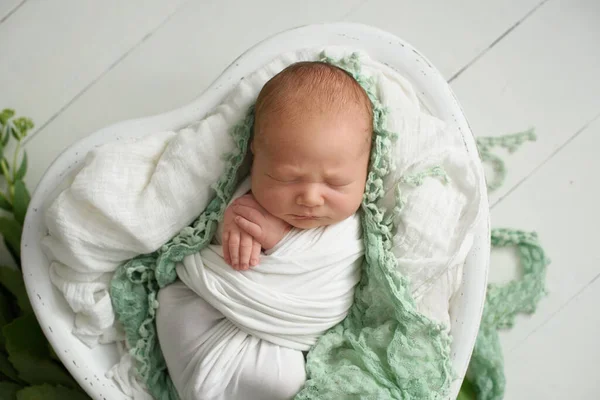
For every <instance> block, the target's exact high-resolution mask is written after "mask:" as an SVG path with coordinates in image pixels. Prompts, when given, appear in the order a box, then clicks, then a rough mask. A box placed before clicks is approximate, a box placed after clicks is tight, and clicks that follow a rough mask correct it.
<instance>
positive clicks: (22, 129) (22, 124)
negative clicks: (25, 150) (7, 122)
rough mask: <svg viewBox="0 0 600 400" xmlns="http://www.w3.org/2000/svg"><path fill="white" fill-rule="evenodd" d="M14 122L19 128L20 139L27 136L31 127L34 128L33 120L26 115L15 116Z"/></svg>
mask: <svg viewBox="0 0 600 400" xmlns="http://www.w3.org/2000/svg"><path fill="white" fill-rule="evenodd" d="M13 124H14V125H15V128H17V131H18V134H17V136H18V137H19V139H22V138H24V137H25V136H27V132H28V131H29V130H30V129H31V128H33V121H32V120H31V119H29V118H26V117H19V118H15V119H14V120H13Z"/></svg>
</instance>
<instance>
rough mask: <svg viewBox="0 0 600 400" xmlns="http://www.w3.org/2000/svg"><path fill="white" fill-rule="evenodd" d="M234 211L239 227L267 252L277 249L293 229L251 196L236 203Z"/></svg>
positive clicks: (244, 197)
mask: <svg viewBox="0 0 600 400" xmlns="http://www.w3.org/2000/svg"><path fill="white" fill-rule="evenodd" d="M233 211H234V213H235V214H236V217H235V223H236V224H237V226H238V227H240V228H241V229H242V230H243V231H244V232H245V233H247V234H249V235H251V236H252V238H254V240H256V241H258V243H260V245H261V246H262V248H263V249H265V250H269V249H271V248H273V247H275V245H276V244H277V243H279V241H280V240H281V239H283V237H284V236H285V235H286V234H287V233H288V232H289V231H290V229H292V226H291V225H290V224H288V223H287V222H285V221H283V220H281V219H279V218H277V217H275V216H273V215H271V214H270V213H269V212H268V211H267V210H265V209H264V208H263V207H262V206H261V205H260V204H258V202H257V201H256V200H255V199H254V196H252V195H251V194H247V195H245V196H242V197H240V198H238V199H237V200H236V201H234V202H233Z"/></svg>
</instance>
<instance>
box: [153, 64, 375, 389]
mask: <svg viewBox="0 0 600 400" xmlns="http://www.w3.org/2000/svg"><path fill="white" fill-rule="evenodd" d="M372 125H373V116H372V108H371V103H370V101H369V99H368V97H367V94H366V93H365V92H364V90H363V89H362V88H361V86H360V85H359V84H358V83H357V82H356V81H355V80H354V79H353V78H352V77H351V76H350V75H349V74H347V73H346V72H344V71H343V70H341V69H339V68H337V67H334V66H331V65H329V64H325V63H320V62H302V63H297V64H294V65H291V66H289V67H288V68H286V69H284V70H283V71H282V72H281V73H279V74H278V75H276V76H275V77H274V78H272V79H271V80H270V81H269V82H267V84H266V85H265V86H264V87H263V89H262V91H261V92H260V94H259V96H258V99H257V102H256V107H255V122H254V135H253V140H252V143H251V151H252V153H253V155H254V159H253V163H252V170H251V176H250V178H249V179H247V180H246V181H245V182H243V183H242V184H241V185H240V188H238V190H237V192H236V194H235V195H234V199H235V200H234V201H233V202H232V203H231V205H230V206H229V207H228V208H227V210H226V212H225V215H224V220H223V222H222V224H220V226H219V233H218V234H217V236H216V238H215V240H216V242H217V245H214V244H213V245H211V246H209V247H207V248H206V249H204V250H202V251H201V252H200V253H199V254H195V255H192V256H188V257H186V258H185V259H184V261H183V262H182V263H181V265H179V266H178V267H177V274H178V276H179V278H180V279H181V282H177V283H174V284H172V285H170V286H167V287H166V288H164V289H162V290H161V291H160V293H159V298H158V300H159V304H160V307H159V309H158V312H157V330H158V336H159V340H160V344H161V348H162V351H163V354H164V356H165V361H166V364H167V366H168V369H169V373H170V375H171V377H172V380H173V383H174V384H175V387H176V389H177V391H178V393H179V395H180V397H181V398H182V399H183V400H195V399H223V400H225V399H244V400H253V399H255V400H267V399H273V400H276V399H287V398H291V397H293V396H294V395H295V394H296V393H297V392H298V390H300V389H301V388H302V386H303V385H304V382H305V379H306V375H305V361H304V356H303V352H305V351H307V350H309V349H310V348H311V346H312V345H314V343H315V342H316V340H317V339H318V337H320V335H322V334H323V333H324V332H325V331H326V330H328V329H329V328H331V327H333V326H335V325H336V324H337V323H339V322H340V321H342V320H343V319H344V318H345V316H346V315H347V312H348V310H349V308H350V307H351V305H352V302H353V292H354V286H355V285H356V284H357V283H358V281H359V279H360V265H361V258H362V254H363V252H364V247H363V244H362V238H361V236H362V234H361V230H360V221H359V218H358V216H357V215H356V212H357V210H358V208H359V207H360V204H361V201H362V198H363V193H364V188H365V182H366V178H367V172H368V163H369V155H370V149H371V137H372ZM236 197H237V198H236ZM219 242H222V243H219ZM219 244H222V246H219ZM261 251H262V252H264V254H265V256H263V258H262V260H260V263H259V257H260V255H261ZM223 260H225V262H226V263H227V264H229V265H231V266H233V268H234V269H235V270H234V269H232V268H231V267H229V266H227V265H226V264H225V263H224V262H223ZM250 267H255V268H250ZM236 270H237V271H236ZM239 271H242V272H239Z"/></svg>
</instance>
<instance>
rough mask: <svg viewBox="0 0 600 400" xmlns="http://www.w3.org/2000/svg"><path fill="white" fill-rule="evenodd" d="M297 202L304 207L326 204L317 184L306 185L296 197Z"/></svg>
mask: <svg viewBox="0 0 600 400" xmlns="http://www.w3.org/2000/svg"><path fill="white" fill-rule="evenodd" d="M296 204H298V205H300V206H303V207H311V208H312V207H319V206H322V205H323V204H324V200H323V196H321V193H320V191H319V188H318V187H317V185H309V186H308V187H306V188H305V189H304V190H303V191H302V192H301V193H300V195H298V197H297V199H296Z"/></svg>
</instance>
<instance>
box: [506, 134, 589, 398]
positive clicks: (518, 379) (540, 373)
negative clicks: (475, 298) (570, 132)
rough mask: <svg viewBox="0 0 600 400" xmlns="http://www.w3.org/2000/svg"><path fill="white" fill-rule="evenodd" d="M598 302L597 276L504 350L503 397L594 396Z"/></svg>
mask: <svg viewBox="0 0 600 400" xmlns="http://www.w3.org/2000/svg"><path fill="white" fill-rule="evenodd" d="M596 133H598V132H596ZM598 261H599V260H598V259H596V262H597V263H598ZM598 304H600V279H596V280H595V281H593V282H591V284H590V285H589V286H588V287H586V288H585V290H584V291H583V292H581V293H579V294H578V295H577V296H576V297H574V298H573V299H572V301H570V302H569V304H568V305H566V307H565V308H564V309H562V310H561V311H560V312H559V313H558V314H556V316H555V317H554V318H552V319H551V320H550V321H548V323H547V324H546V325H544V326H543V327H541V329H540V330H538V331H536V332H535V333H533V334H532V335H531V336H530V337H529V338H528V339H527V340H526V341H525V342H523V343H522V344H521V345H520V346H519V347H518V348H517V349H515V351H513V352H511V353H510V354H508V355H507V357H506V366H507V369H506V378H507V388H506V389H507V390H506V396H505V398H506V399H511V400H512V399H514V400H521V399H522V400H529V399H597V398H598V393H600V380H598V364H599V363H600V346H598V337H600V322H599V317H598Z"/></svg>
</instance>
